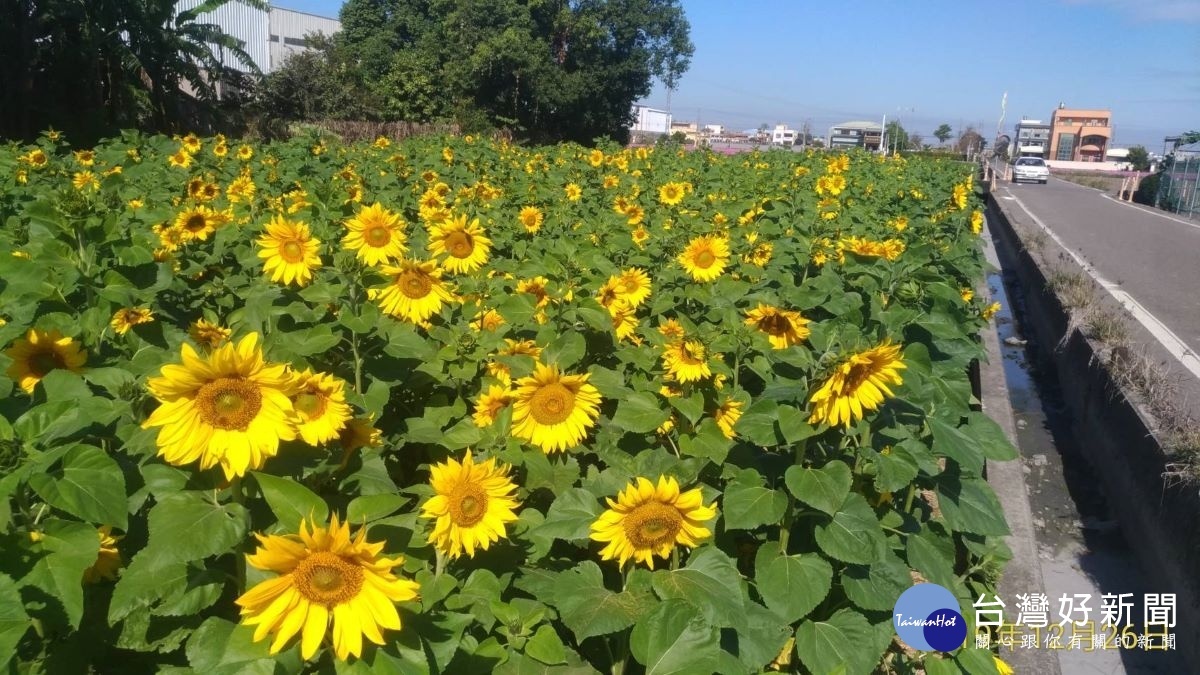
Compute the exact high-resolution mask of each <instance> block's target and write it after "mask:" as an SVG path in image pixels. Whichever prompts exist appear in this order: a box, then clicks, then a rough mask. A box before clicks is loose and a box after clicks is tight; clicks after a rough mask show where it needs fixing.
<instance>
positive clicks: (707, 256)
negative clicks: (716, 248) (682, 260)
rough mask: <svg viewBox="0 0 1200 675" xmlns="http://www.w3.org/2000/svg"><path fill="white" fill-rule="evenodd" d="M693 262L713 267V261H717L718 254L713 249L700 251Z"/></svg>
mask: <svg viewBox="0 0 1200 675" xmlns="http://www.w3.org/2000/svg"><path fill="white" fill-rule="evenodd" d="M692 262H693V263H695V265H696V267H712V266H713V263H715V262H717V256H715V255H713V252H712V251H709V250H704V251H700V252H699V253H697V254H696V255H695V257H693V258H692Z"/></svg>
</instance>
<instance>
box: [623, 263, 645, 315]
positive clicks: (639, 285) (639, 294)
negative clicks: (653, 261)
mask: <svg viewBox="0 0 1200 675" xmlns="http://www.w3.org/2000/svg"><path fill="white" fill-rule="evenodd" d="M615 280H616V284H615V285H616V293H617V297H619V298H620V299H622V300H624V301H625V302H628V303H629V305H630V306H631V307H640V306H641V305H642V303H644V302H646V300H647V299H648V298H649V297H650V275H648V274H646V273H645V272H644V271H643V270H640V269H638V268H636V267H631V268H630V269H627V270H624V271H623V272H621V274H619V275H617V276H616V277H615Z"/></svg>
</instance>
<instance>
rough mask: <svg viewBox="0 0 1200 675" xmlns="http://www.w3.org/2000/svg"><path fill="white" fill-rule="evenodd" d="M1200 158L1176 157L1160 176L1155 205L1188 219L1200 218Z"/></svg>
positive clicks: (1190, 156) (1192, 156) (1191, 156)
mask: <svg viewBox="0 0 1200 675" xmlns="http://www.w3.org/2000/svg"><path fill="white" fill-rule="evenodd" d="M1198 184H1200V156H1194V155H1191V154H1190V153H1189V155H1188V156H1187V157H1175V158H1173V159H1171V160H1170V165H1169V166H1167V168H1166V169H1164V170H1163V171H1162V173H1160V174H1159V183H1158V192H1157V194H1156V195H1155V197H1154V205H1155V206H1157V207H1158V208H1160V209H1165V210H1167V211H1173V212H1175V213H1178V214H1179V215H1181V216H1186V217H1188V218H1196V217H1200V190H1197V187H1198Z"/></svg>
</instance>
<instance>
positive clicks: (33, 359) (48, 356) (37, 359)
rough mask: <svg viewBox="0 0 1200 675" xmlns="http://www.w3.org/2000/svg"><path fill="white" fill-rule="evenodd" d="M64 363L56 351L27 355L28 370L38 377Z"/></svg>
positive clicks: (62, 365)
mask: <svg viewBox="0 0 1200 675" xmlns="http://www.w3.org/2000/svg"><path fill="white" fill-rule="evenodd" d="M65 365H66V364H64V363H63V360H62V357H60V356H59V355H58V353H57V352H38V353H36V354H34V355H32V356H30V357H29V370H30V372H32V373H33V374H34V375H36V376H38V377H41V376H43V375H45V374H46V373H48V372H50V371H52V370H54V369H56V368H62V367H64V366H65Z"/></svg>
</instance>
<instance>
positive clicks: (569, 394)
mask: <svg viewBox="0 0 1200 675" xmlns="http://www.w3.org/2000/svg"><path fill="white" fill-rule="evenodd" d="M588 377H589V375H587V374H585V375H563V374H562V373H560V372H559V370H558V366H554V365H549V366H548V365H545V364H541V363H539V364H537V366H535V368H534V371H533V374H532V375H529V376H527V377H522V378H521V379H519V380H517V381H516V384H515V387H516V390H515V391H514V392H513V427H512V434H513V436H516V437H517V438H522V439H524V440H527V441H529V442H530V443H533V444H534V445H536V446H538V447H539V448H541V449H542V451H543V452H546V453H554V452H562V451H565V450H570V449H571V448H574V447H575V446H577V445H579V444H580V443H581V442H582V441H583V439H584V438H585V437H586V436H587V430H588V429H589V428H590V427H592V426H595V424H596V418H597V417H599V416H600V392H599V391H598V390H597V389H596V387H594V386H592V385H591V384H589V383H588Z"/></svg>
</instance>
